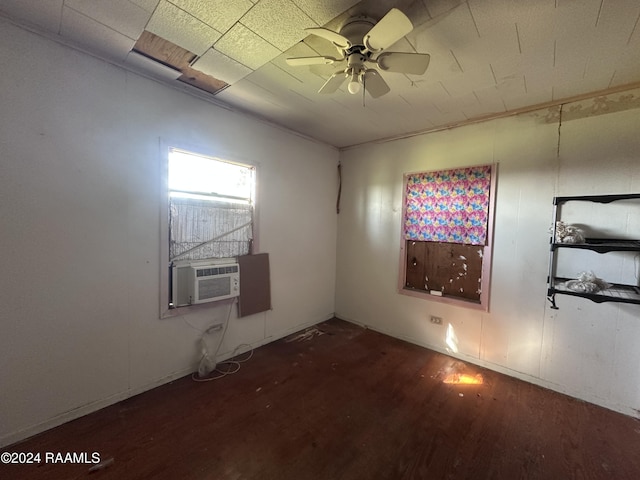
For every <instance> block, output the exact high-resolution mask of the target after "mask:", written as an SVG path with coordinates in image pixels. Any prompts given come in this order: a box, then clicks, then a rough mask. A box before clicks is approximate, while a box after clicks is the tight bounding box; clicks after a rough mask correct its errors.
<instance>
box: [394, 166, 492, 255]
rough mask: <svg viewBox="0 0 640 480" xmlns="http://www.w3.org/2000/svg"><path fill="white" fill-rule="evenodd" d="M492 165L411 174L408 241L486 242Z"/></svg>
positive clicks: (406, 235)
mask: <svg viewBox="0 0 640 480" xmlns="http://www.w3.org/2000/svg"><path fill="white" fill-rule="evenodd" d="M490 191H491V166H490V165H483V166H479V167H470V168H458V169H454V170H440V171H437V172H424V173H415V174H411V175H408V177H407V183H406V197H405V198H406V210H405V218H404V236H405V239H406V240H420V241H431V242H447V243H464V244H468V245H484V244H485V242H486V239H487V223H488V218H489V193H490Z"/></svg>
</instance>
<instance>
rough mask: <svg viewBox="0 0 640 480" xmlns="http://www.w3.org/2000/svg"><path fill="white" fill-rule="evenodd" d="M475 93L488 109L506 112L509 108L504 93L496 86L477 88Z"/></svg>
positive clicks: (481, 103)
mask: <svg viewBox="0 0 640 480" xmlns="http://www.w3.org/2000/svg"><path fill="white" fill-rule="evenodd" d="M473 93H474V95H475V97H476V98H477V99H478V102H479V103H480V105H482V106H483V107H484V109H485V110H486V111H490V112H504V111H505V110H507V107H506V105H505V103H504V100H503V98H502V94H501V93H500V92H499V91H498V89H497V88H496V87H488V88H483V89H480V90H475V91H474V92H473ZM549 95H551V88H549Z"/></svg>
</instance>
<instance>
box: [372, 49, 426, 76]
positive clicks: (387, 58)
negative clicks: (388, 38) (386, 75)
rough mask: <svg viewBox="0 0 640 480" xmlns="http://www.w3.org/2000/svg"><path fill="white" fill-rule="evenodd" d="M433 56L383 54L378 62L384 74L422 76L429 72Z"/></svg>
mask: <svg viewBox="0 0 640 480" xmlns="http://www.w3.org/2000/svg"><path fill="white" fill-rule="evenodd" d="M430 59H431V55H429V54H428V53H403V52H383V53H381V54H380V55H378V58H377V59H376V62H377V63H378V67H380V70H382V71H384V72H397V73H409V74H412V75H422V74H423V73H424V72H426V71H427V67H428V66H429V60H430Z"/></svg>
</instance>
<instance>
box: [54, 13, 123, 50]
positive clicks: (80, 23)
mask: <svg viewBox="0 0 640 480" xmlns="http://www.w3.org/2000/svg"><path fill="white" fill-rule="evenodd" d="M60 34H61V35H62V36H64V37H66V38H68V39H70V40H73V41H75V42H76V43H78V44H82V45H83V46H84V48H86V49H87V50H89V51H91V52H95V53H98V54H100V55H101V56H104V57H106V58H110V59H114V60H117V61H124V60H125V59H126V58H127V55H128V54H129V51H131V49H132V48H133V45H134V43H135V41H134V40H133V39H131V38H129V37H127V36H126V35H123V34H121V33H119V32H116V31H115V30H113V29H111V28H109V27H107V26H105V25H103V24H101V23H100V22H97V21H96V20H93V19H92V18H89V17H87V16H86V15H83V14H81V13H79V12H77V11H76V10H73V9H72V8H68V7H64V8H63V9H62V22H61V26H60Z"/></svg>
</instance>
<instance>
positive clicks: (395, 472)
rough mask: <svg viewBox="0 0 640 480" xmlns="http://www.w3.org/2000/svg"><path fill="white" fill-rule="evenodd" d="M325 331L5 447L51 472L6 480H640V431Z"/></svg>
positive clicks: (413, 349) (375, 342)
mask: <svg viewBox="0 0 640 480" xmlns="http://www.w3.org/2000/svg"><path fill="white" fill-rule="evenodd" d="M318 329H319V330H320V331H322V332H324V333H323V334H322V335H316V336H309V337H307V338H306V339H303V340H297V339H296V336H295V335H294V336H291V337H289V338H287V339H283V340H280V341H277V342H274V343H272V344H269V345H266V346H264V347H262V348H260V349H258V350H256V351H255V354H254V356H253V358H252V359H251V360H249V361H248V362H247V363H244V364H243V366H242V368H241V370H240V371H239V372H238V373H236V374H235V375H231V376H228V377H225V378H224V379H221V380H216V381H212V382H207V383H196V382H194V381H192V380H191V378H189V377H187V378H183V379H180V380H177V381H175V382H172V383H170V384H167V385H164V386H161V387H159V388H156V389H154V390H152V391H149V392H146V393H144V394H141V395H138V396H136V397H133V398H130V399H128V400H125V401H123V402H120V403H118V404H116V405H113V406H111V407H108V408H105V409H103V410H100V411H99V412H96V413H93V414H91V415H87V416H85V417H83V418H80V419H78V420H75V421H72V422H69V423H67V424H65V425H62V426H60V427H58V428H55V429H53V430H50V431H48V432H45V433H43V434H40V435H37V436H35V437H33V438H30V439H28V440H26V441H24V442H21V443H18V444H15V445H12V446H10V447H8V448H5V449H4V450H3V451H9V452H39V453H41V455H42V462H41V463H40V465H24V466H18V465H0V478H2V479H81V478H86V477H89V476H90V478H92V479H119V480H122V479H171V480H173V479H216V480H242V479H255V480H258V479H260V480H269V479H274V480H276V479H277V480H289V479H290V480H294V479H295V480H307V479H323V480H334V479H344V480H352V479H394V480H395V479H474V480H481V479H505V480H514V479H545V480H556V479H562V480H564V479H608V480H610V479H614V480H619V479H630V480H631V479H633V480H636V479H639V478H640V422H639V421H638V420H636V419H633V418H631V417H627V416H624V415H621V414H617V413H614V412H611V411H609V410H605V409H602V408H600V407H596V406H594V405H591V404H588V403H585V402H581V401H578V400H575V399H572V398H570V397H567V396H564V395H560V394H557V393H554V392H551V391H549V390H545V389H542V388H540V387H536V386H533V385H530V384H528V383H525V382H522V381H519V380H516V379H513V378H510V377H507V376H504V375H501V374H498V373H495V372H492V371H489V370H484V369H481V368H478V367H476V366H473V365H470V364H464V363H462V362H460V361H458V360H455V359H453V358H450V357H447V356H445V355H441V354H438V353H434V352H432V351H429V350H425V349H423V348H420V347H417V346H415V345H411V344H408V343H405V342H402V341H399V340H395V339H393V338H389V337H387V336H384V335H381V334H378V333H375V332H373V331H370V330H365V329H362V328H360V327H357V326H354V325H351V324H349V323H346V322H342V321H339V320H331V321H329V322H325V323H323V324H321V325H319V326H318ZM450 374H458V375H459V376H458V377H454V378H463V379H464V378H467V377H465V376H464V375H468V376H469V377H468V378H471V379H476V378H479V377H476V375H477V374H480V375H481V376H482V379H483V384H481V385H456V384H449V383H444V382H443V380H445V379H447V378H450V377H449V376H450ZM45 452H54V453H58V452H60V453H63V454H64V453H65V452H76V453H79V452H87V453H88V454H89V457H90V455H91V453H92V452H97V453H99V455H100V459H101V460H102V461H103V462H104V461H106V462H107V465H106V466H104V468H102V469H100V470H98V471H94V472H89V468H90V467H91V466H92V465H91V464H51V463H45V462H44V455H45Z"/></svg>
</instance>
